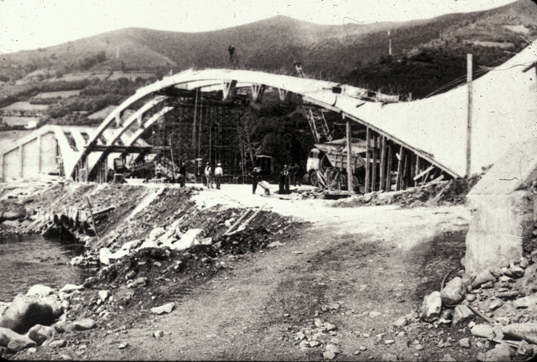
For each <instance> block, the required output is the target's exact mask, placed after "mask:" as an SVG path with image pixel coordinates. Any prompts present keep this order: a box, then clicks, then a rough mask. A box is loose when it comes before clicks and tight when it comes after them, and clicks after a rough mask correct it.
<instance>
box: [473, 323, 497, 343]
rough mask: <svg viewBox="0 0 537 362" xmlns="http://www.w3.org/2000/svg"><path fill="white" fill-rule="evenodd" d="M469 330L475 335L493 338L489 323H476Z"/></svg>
mask: <svg viewBox="0 0 537 362" xmlns="http://www.w3.org/2000/svg"><path fill="white" fill-rule="evenodd" d="M470 332H471V333H472V335H474V336H476V337H483V338H488V339H494V329H493V328H492V326H491V325H489V324H477V325H475V326H473V327H472V329H471V330H470Z"/></svg>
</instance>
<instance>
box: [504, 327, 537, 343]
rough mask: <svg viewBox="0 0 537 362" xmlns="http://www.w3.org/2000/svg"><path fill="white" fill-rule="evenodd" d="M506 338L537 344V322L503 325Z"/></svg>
mask: <svg viewBox="0 0 537 362" xmlns="http://www.w3.org/2000/svg"><path fill="white" fill-rule="evenodd" d="M502 332H503V334H504V336H505V337H506V338H509V339H515V340H521V339H524V340H525V341H527V342H529V343H532V344H537V323H513V324H509V325H506V326H503V327H502Z"/></svg>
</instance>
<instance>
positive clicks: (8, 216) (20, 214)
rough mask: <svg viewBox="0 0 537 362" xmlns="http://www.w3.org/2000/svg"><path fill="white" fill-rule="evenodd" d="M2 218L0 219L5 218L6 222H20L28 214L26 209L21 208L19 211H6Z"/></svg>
mask: <svg viewBox="0 0 537 362" xmlns="http://www.w3.org/2000/svg"><path fill="white" fill-rule="evenodd" d="M1 216H2V217H0V219H2V218H3V219H4V220H18V219H22V218H24V217H26V212H25V211H24V208H21V209H19V210H10V211H4V212H3V213H2V215H1Z"/></svg>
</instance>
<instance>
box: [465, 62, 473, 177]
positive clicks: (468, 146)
mask: <svg viewBox="0 0 537 362" xmlns="http://www.w3.org/2000/svg"><path fill="white" fill-rule="evenodd" d="M467 73H468V74H467V78H466V83H467V85H468V120H467V128H466V177H467V178H469V177H470V172H471V166H472V92H473V82H472V54H468V64H467Z"/></svg>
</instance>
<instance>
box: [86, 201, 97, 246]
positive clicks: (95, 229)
mask: <svg viewBox="0 0 537 362" xmlns="http://www.w3.org/2000/svg"><path fill="white" fill-rule="evenodd" d="M86 201H87V202H88V208H89V213H90V216H91V225H92V226H93V230H94V231H95V236H97V237H99V234H97V227H96V226H95V219H94V218H93V212H91V204H90V202H89V198H88V197H87V196H86Z"/></svg>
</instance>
